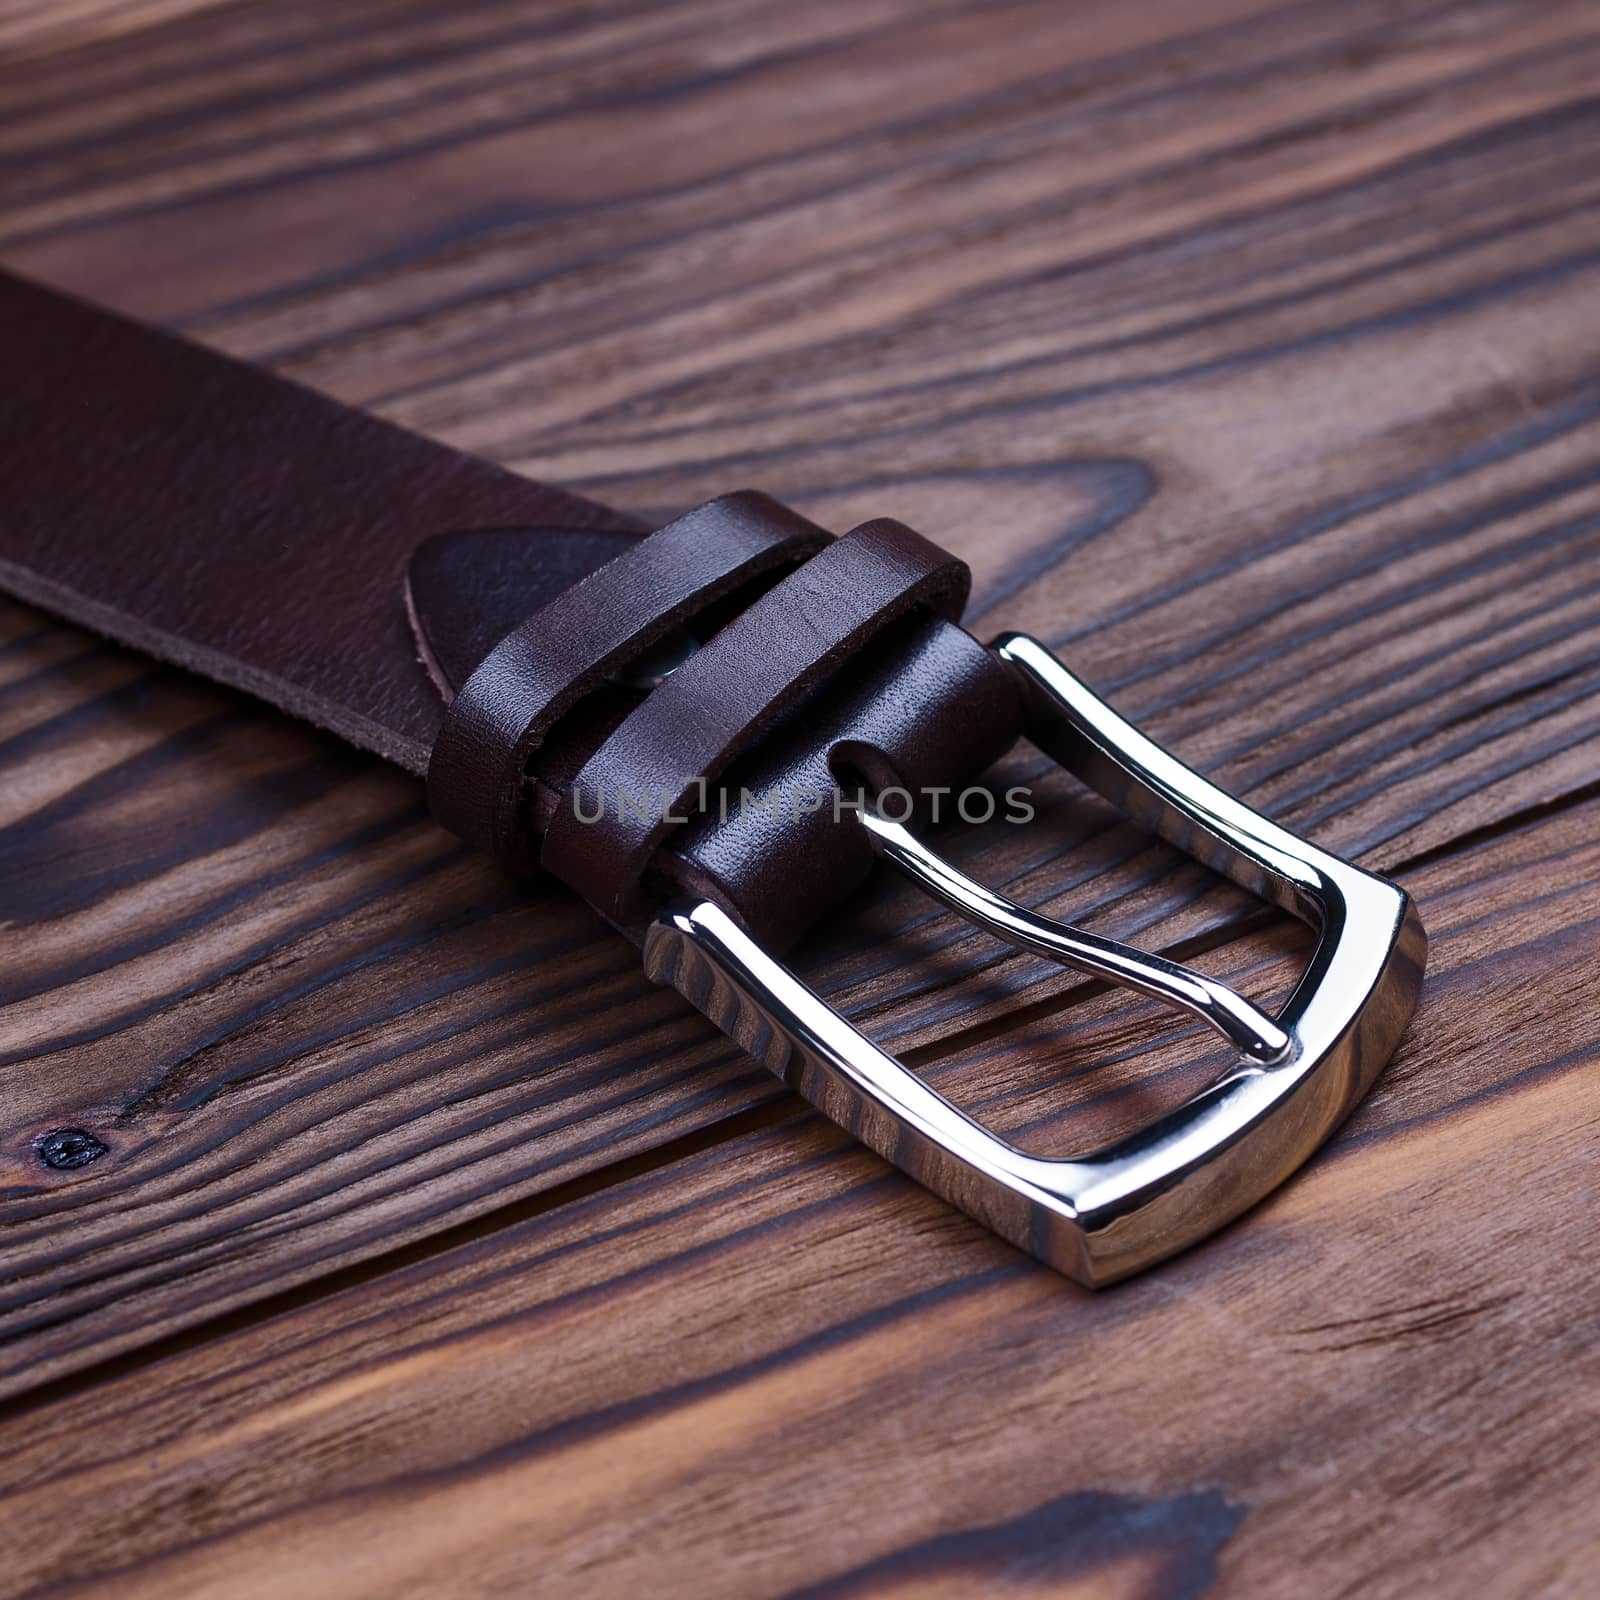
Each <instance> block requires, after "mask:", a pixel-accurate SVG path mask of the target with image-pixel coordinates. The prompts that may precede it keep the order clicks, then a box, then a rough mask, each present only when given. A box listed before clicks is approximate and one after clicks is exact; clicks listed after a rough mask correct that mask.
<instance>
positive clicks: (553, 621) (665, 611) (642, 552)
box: [428, 491, 829, 867]
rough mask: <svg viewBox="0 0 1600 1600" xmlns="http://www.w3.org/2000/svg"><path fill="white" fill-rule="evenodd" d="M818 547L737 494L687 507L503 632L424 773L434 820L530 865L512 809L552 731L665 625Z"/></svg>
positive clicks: (806, 530) (460, 698) (520, 816)
mask: <svg viewBox="0 0 1600 1600" xmlns="http://www.w3.org/2000/svg"><path fill="white" fill-rule="evenodd" d="M828 542H829V536H828V534H827V533H826V532H824V530H823V529H821V528H819V527H817V525H816V524H815V523H812V522H808V521H806V519H805V518H804V517H800V516H797V515H796V514H795V513H794V512H792V511H790V510H789V509H788V508H787V507H786V506H782V505H779V504H778V502H777V501H776V500H773V499H771V498H769V497H768V496H767V495H764V494H755V493H752V492H750V491H743V492H741V493H737V494H730V495H724V496H722V497H721V498H720V499H717V500H712V501H710V502H709V503H707V504H706V505H703V506H699V507H697V508H696V509H695V510H693V511H691V512H689V513H687V514H686V515H684V516H682V517H679V518H678V519H677V521H675V522H670V523H668V524H667V525H666V526H665V527H664V528H661V529H659V530H657V531H656V532H655V533H653V534H651V535H650V536H649V537H648V538H645V539H641V540H639V541H638V542H637V543H636V544H634V545H632V546H631V547H630V548H628V549H626V550H624V551H623V553H622V554H621V555H619V556H617V557H616V558H615V559H614V560H612V561H609V562H607V563H606V565H605V566H603V567H601V568H599V569H598V570H597V571H595V572H592V573H590V574H589V575H588V577H586V578H581V579H579V580H578V582H576V583H575V584H573V585H572V587H571V588H569V589H567V590H565V591H564V592H563V593H561V594H559V595H557V596H556V597H555V599H553V600H551V601H550V602H549V603H548V604H547V605H545V606H544V607H542V608H541V609H540V610H539V611H537V612H536V613H535V614H534V615H533V616H532V617H530V618H528V619H527V620H526V621H524V622H522V623H520V624H519V625H518V626H517V627H516V628H514V629H512V631H511V632H510V633H508V634H507V635H506V636H505V638H503V639H502V640H501V641H500V642H499V644H497V645H496V646H495V647H494V649H493V650H491V651H490V652H489V654H488V656H487V657H486V658H485V659H484V660H483V662H482V663H481V664H480V665H479V666H478V668H477V670H476V671H475V672H474V673H473V674H472V676H471V677H470V678H469V679H468V680H467V682H466V683H465V685H463V687H462V689H461V692H460V693H459V694H458V695H457V696H456V697H455V699H454V701H453V703H452V704H451V707H450V710H449V712H448V713H447V715H446V716H445V720H444V725H443V727H441V728H440V730H439V736H438V738H437V739H436V740H435V741H434V746H433V757H432V760H431V762H430V763H429V767H428V801H429V804H430V805H431V807H432V808H433V814H434V815H435V816H436V817H437V818H438V819H439V821H440V822H442V823H443V824H444V825H445V826H446V827H447V828H449V829H450V830H451V831H452V832H453V833H457V834H459V835H460V836H461V837H462V838H463V839H465V840H467V842H468V843H469V844H474V845H476V846H477V847H478V848H479V849H480V850H486V851H488V852H489V853H490V854H491V855H494V856H498V857H499V858H500V859H501V860H503V861H505V862H506V863H507V864H508V865H511V866H519V867H525V866H528V865H530V864H532V863H534V862H536V861H537V860H538V849H537V844H538V840H537V838H536V837H535V836H533V835H534V833H535V830H534V829H533V828H532V827H530V825H529V822H528V815H527V808H525V807H523V806H522V805H521V804H520V801H521V799H522V792H523V784H524V780H525V777H526V775H527V769H528V762H529V759H530V757H531V756H532V755H533V753H534V751H535V750H536V749H537V748H538V746H539V744H540V742H541V741H542V740H543V738H544V736H545V734H546V733H547V732H548V731H549V729H550V728H551V726H552V725H553V724H554V723H556V722H557V721H558V720H559V719H560V718H561V717H562V716H563V715H564V714H565V713H566V712H568V711H569V710H571V709H572V708H573V707H574V706H575V705H576V704H577V703H578V702H579V701H580V700H581V699H582V698H583V697H584V696H585V695H586V694H588V693H590V692H591V691H592V690H594V689H595V688H597V687H598V686H599V685H600V684H601V683H603V682H604V681H605V680H606V679H607V678H608V677H612V676H614V675H615V674H617V673H618V672H621V671H623V670H625V669H626V668H627V667H628V666H629V665H631V664H632V663H634V662H636V661H638V660H639V658H640V657H641V656H643V655H644V654H645V653H646V652H647V651H648V650H649V649H650V648H651V646H653V645H656V644H658V643H659V642H660V641H661V640H662V639H664V638H665V637H666V636H667V635H668V634H669V633H670V632H671V631H672V630H673V629H674V628H676V627H679V626H681V625H682V624H684V623H685V622H687V621H688V620H689V619H691V618H692V617H694V616H695V615H696V614H698V613H700V612H703V611H704V610H705V609H706V608H707V607H709V606H711V605H712V604H713V603H714V602H716V601H718V600H721V599H723V598H724V597H725V596H727V595H730V594H732V593H733V592H734V591H735V590H737V589H738V588H739V587H740V586H741V585H743V584H746V583H749V582H751V581H752V580H753V579H755V578H757V577H759V576H760V575H761V574H763V573H766V572H770V571H773V570H774V569H777V568H779V567H781V566H784V565H792V564H793V563H795V562H796V561H801V560H803V559H804V558H805V557H807V556H809V555H813V554H815V552H816V551H818V550H820V549H821V548H822V547H823V546H824V545H825V544H827V543H828ZM647 703H648V702H647ZM641 709H642V708H641Z"/></svg>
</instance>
